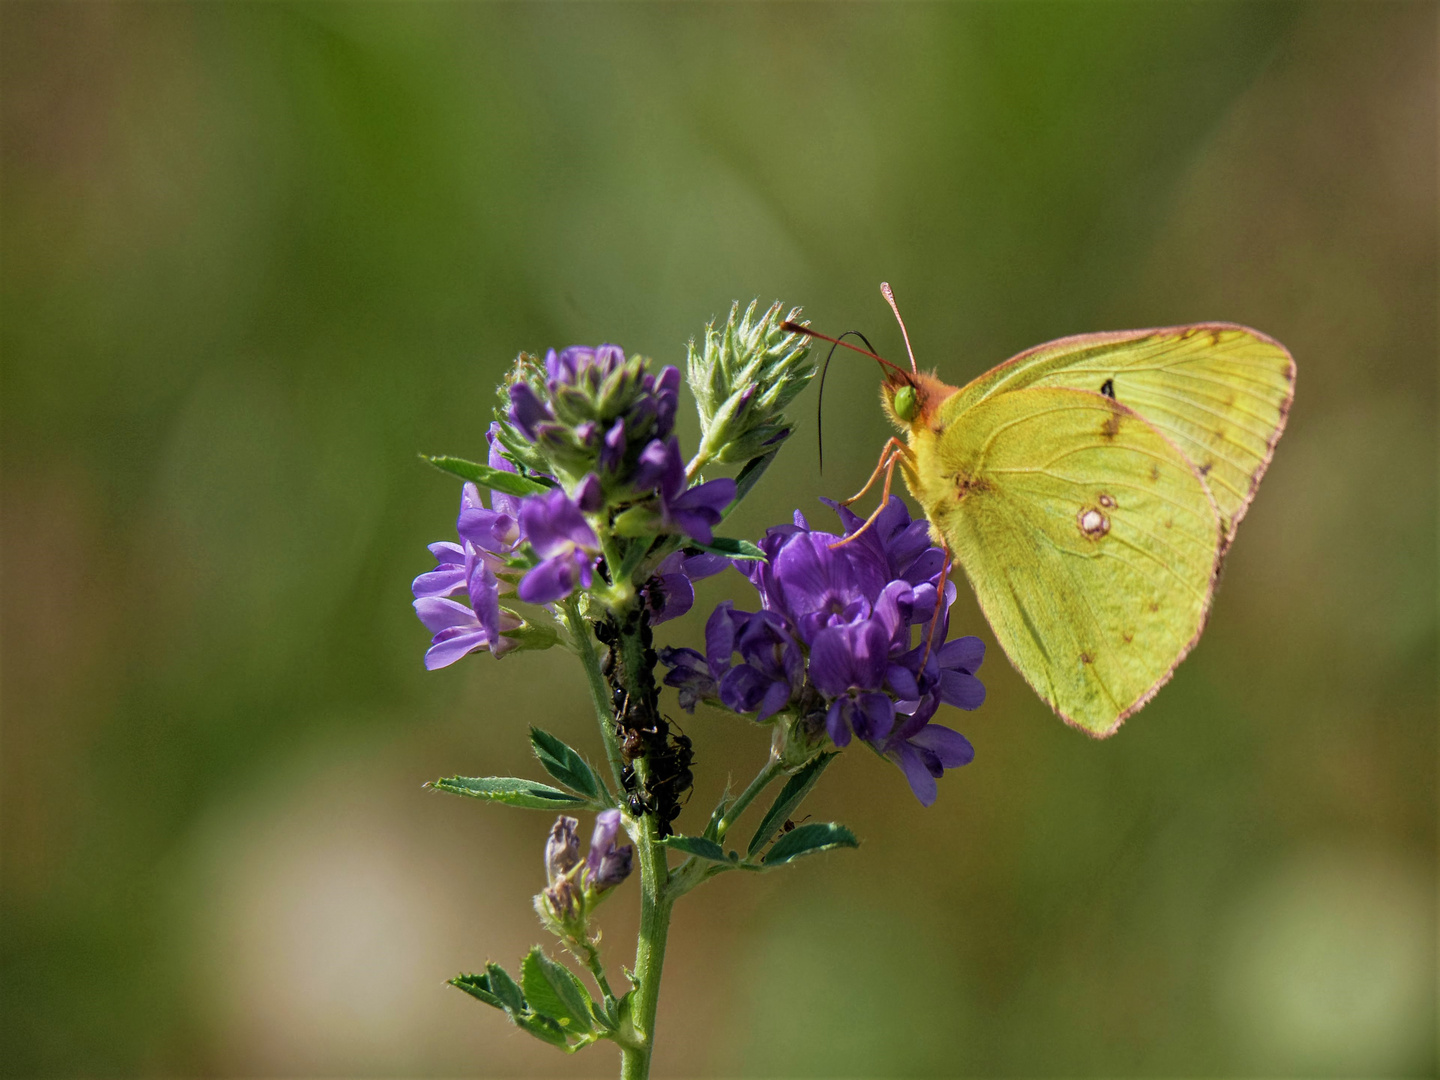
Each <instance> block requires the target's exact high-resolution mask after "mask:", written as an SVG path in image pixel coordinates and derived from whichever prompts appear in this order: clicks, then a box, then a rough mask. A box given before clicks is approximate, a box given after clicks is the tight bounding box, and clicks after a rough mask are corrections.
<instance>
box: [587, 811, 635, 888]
mask: <svg viewBox="0 0 1440 1080" xmlns="http://www.w3.org/2000/svg"><path fill="white" fill-rule="evenodd" d="M619 835H620V811H619V810H602V811H600V813H598V814H596V815H595V833H594V835H593V836H592V837H591V838H590V851H589V852H588V853H587V854H586V856H585V884H586V885H588V886H589V887H590V888H593V889H596V890H599V889H609V888H613V887H614V886H616V885H619V884H620V882H622V881H624V880H625V879H626V878H627V877H629V876H630V867H631V863H632V861H633V859H634V856H635V849H634V848H633V847H632V846H631V845H629V844H626V845H625V846H624V847H619V846H617V845H616V843H615V840H616V838H617V837H618V836H619Z"/></svg>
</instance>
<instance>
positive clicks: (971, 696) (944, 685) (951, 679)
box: [940, 671, 985, 709]
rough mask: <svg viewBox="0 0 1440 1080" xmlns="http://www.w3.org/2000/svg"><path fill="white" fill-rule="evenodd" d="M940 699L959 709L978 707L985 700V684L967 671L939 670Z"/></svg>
mask: <svg viewBox="0 0 1440 1080" xmlns="http://www.w3.org/2000/svg"><path fill="white" fill-rule="evenodd" d="M940 700H941V701H943V702H944V703H945V704H946V705H954V706H955V707H956V708H960V709H978V708H979V707H980V706H981V705H982V704H983V703H984V701H985V684H984V683H982V682H981V681H980V680H979V679H977V678H975V676H974V675H971V674H969V673H968V672H964V671H941V672H940Z"/></svg>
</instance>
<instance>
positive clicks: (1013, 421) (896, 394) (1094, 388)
mask: <svg viewBox="0 0 1440 1080" xmlns="http://www.w3.org/2000/svg"><path fill="white" fill-rule="evenodd" d="M880 288H881V292H882V293H883V294H884V295H885V299H886V300H887V301H888V302H889V304H890V307H891V309H892V310H893V311H894V312H895V318H896V319H897V320H900V312H899V309H898V307H896V304H895V298H894V294H893V293H892V291H891V289H890V286H889V285H887V284H883V283H882V285H881V286H880ZM793 329H795V330H799V331H803V332H805V333H808V334H811V335H812V336H815V337H821V338H824V335H821V334H816V333H815V332H814V331H811V330H809V329H808V328H802V327H798V326H797V327H793ZM900 329H901V333H902V334H903V335H904V337H905V349H906V351H907V352H908V353H909V354H910V370H909V371H906V370H905V369H904V368H902V367H899V366H898V365H895V364H892V363H890V362H889V361H886V360H883V359H881V358H880V357H878V356H875V354H874V353H873V352H866V351H865V350H861V349H858V348H857V347H855V346H850V345H846V347H847V348H854V349H856V351H858V352H863V353H865V355H867V356H870V357H871V358H872V359H875V360H879V361H880V363H881V364H882V365H883V367H884V369H885V379H884V383H883V385H882V387H881V399H882V402H883V404H884V407H885V411H886V413H887V414H888V415H889V417H890V419H891V421H892V422H893V423H894V424H895V426H896V427H897V428H898V429H899V430H900V432H901V433H902V434H903V435H904V436H905V441H904V442H902V441H901V440H900V439H898V438H894V437H892V438H891V439H890V440H889V441H888V442H887V443H886V444H885V449H884V450H883V451H882V452H881V455H880V463H879V465H878V466H877V467H876V469H875V472H874V473H873V474H872V475H871V477H870V481H869V482H868V483H867V484H866V485H865V487H864V488H862V489H861V491H860V492H858V493H857V494H856V495H855V496H854V497H853V498H852V499H851V500H850V501H854V499H858V498H859V497H860V496H861V495H863V494H864V493H865V492H866V491H867V490H869V488H870V487H871V485H873V484H874V482H875V480H876V479H877V478H878V477H879V476H880V475H881V473H884V475H885V488H884V490H885V494H884V496H883V497H882V499H881V505H882V506H883V505H884V504H885V502H886V501H887V500H888V497H889V490H890V481H891V478H892V475H893V473H894V470H895V467H896V465H897V464H898V465H899V466H900V470H901V473H902V474H903V475H904V477H905V482H906V484H907V486H908V487H909V489H910V492H911V494H912V495H913V496H914V497H915V498H916V499H917V500H918V501H919V503H920V505H921V507H922V508H923V509H924V511H925V516H926V517H927V518H929V519H930V531H931V534H932V535H933V537H934V539H935V542H936V543H937V544H939V545H941V546H942V547H944V548H945V550H946V552H947V555H948V556H949V557H950V558H953V559H954V560H955V561H957V562H959V563H960V565H961V566H963V567H964V568H965V574H966V576H967V577H968V578H969V579H970V584H971V586H972V587H973V588H974V590H975V595H976V597H977V598H978V600H979V601H980V607H981V610H983V611H984V613H985V617H986V618H987V619H988V620H989V622H990V626H991V628H992V629H993V630H994V631H995V637H996V639H997V640H998V641H999V642H1000V645H1001V647H1002V648H1004V650H1005V652H1006V655H1008V656H1009V657H1010V662H1011V663H1012V664H1014V665H1015V668H1016V670H1018V671H1019V672H1020V674H1021V675H1023V676H1024V677H1025V680H1026V681H1027V682H1028V683H1029V684H1030V685H1031V686H1032V687H1034V689H1035V692H1036V693H1038V694H1039V695H1040V696H1041V697H1042V698H1044V699H1045V701H1046V702H1048V703H1049V704H1050V706H1051V707H1052V708H1053V709H1054V710H1055V711H1056V713H1058V714H1059V715H1060V717H1061V719H1063V720H1064V721H1065V722H1066V723H1068V724H1071V725H1073V726H1075V727H1078V728H1080V729H1081V730H1082V731H1085V732H1087V733H1089V734H1091V735H1094V736H1096V737H1098V738H1105V737H1107V736H1109V735H1112V734H1114V733H1115V731H1116V730H1118V729H1119V727H1120V725H1121V724H1122V723H1123V722H1124V721H1125V719H1126V718H1127V717H1129V716H1130V715H1132V714H1133V713H1135V712H1136V711H1138V710H1139V709H1140V708H1142V707H1143V706H1144V705H1145V704H1146V702H1148V701H1149V700H1150V699H1151V698H1152V697H1154V696H1155V693H1156V692H1157V691H1158V690H1159V689H1160V687H1162V686H1164V685H1165V683H1166V682H1167V681H1168V680H1169V678H1170V676H1171V675H1172V674H1173V673H1174V671H1175V668H1176V666H1177V665H1178V664H1179V663H1180V661H1181V660H1183V659H1184V658H1185V655H1186V654H1187V653H1188V652H1189V651H1190V650H1191V648H1192V647H1194V645H1195V642H1196V641H1197V640H1199V637H1200V633H1201V631H1202V630H1203V629H1204V627H1205V620H1206V617H1207V615H1208V614H1209V611H1210V602H1211V598H1212V596H1213V594H1214V591H1215V581H1216V578H1217V576H1218V574H1219V572H1220V563H1221V560H1222V559H1223V558H1224V556H1225V552H1226V550H1227V549H1228V548H1229V546H1230V543H1231V541H1233V540H1234V539H1235V529H1236V527H1237V526H1238V525H1239V524H1240V519H1241V518H1242V517H1244V516H1245V511H1246V510H1247V509H1248V508H1249V506H1250V502H1251V500H1252V499H1254V497H1255V490H1256V488H1257V487H1258V486H1259V483H1260V478H1261V477H1262V476H1263V475H1264V474H1265V469H1266V467H1267V466H1268V465H1269V464H1270V458H1271V456H1272V455H1273V454H1274V451H1275V444H1276V443H1277V442H1278V441H1279V439H1280V434H1281V432H1282V431H1284V429H1285V418H1286V415H1287V414H1288V412H1289V409H1290V403H1291V401H1292V400H1293V398H1294V394H1295V361H1294V360H1293V359H1292V358H1291V356H1290V353H1289V352H1288V351H1287V350H1286V349H1285V347H1284V346H1283V345H1281V344H1280V343H1279V342H1277V341H1275V340H1274V339H1273V338H1270V337H1267V336H1266V335H1264V334H1262V333H1259V332H1258V331H1255V330H1251V329H1249V328H1247V327H1244V326H1237V325H1235V324H1233V323H1196V324H1194V325H1191V326H1172V327H1164V328H1160V329H1153V330H1122V331H1118V332H1114V333H1099V334H1080V335H1077V336H1075V337H1067V338H1061V339H1060V340H1058V341H1052V342H1050V343H1048V344H1045V345H1039V346H1036V347H1035V348H1033V349H1029V350H1027V351H1026V352H1023V353H1021V354H1020V355H1018V356H1015V357H1013V358H1011V359H1009V360H1007V361H1005V362H1004V363H1003V364H1000V365H999V366H998V367H995V368H992V369H991V370H990V371H987V372H986V373H985V374H984V375H981V376H980V377H979V378H978V379H976V380H974V381H973V382H971V383H970V384H969V385H967V386H964V387H961V388H958V389H957V388H956V387H954V386H950V385H948V384H946V383H944V382H941V381H940V380H939V379H938V378H936V377H935V376H934V375H931V374H925V373H922V372H920V371H919V370H918V368H916V366H915V356H914V353H913V351H911V349H910V336H909V334H908V333H907V332H906V331H905V323H904V321H903V320H900ZM825 340H828V341H832V342H834V341H835V340H836V339H834V338H825ZM838 343H839V344H845V343H844V342H838ZM872 520H873V518H872Z"/></svg>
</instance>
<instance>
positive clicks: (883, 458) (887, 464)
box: [830, 438, 910, 550]
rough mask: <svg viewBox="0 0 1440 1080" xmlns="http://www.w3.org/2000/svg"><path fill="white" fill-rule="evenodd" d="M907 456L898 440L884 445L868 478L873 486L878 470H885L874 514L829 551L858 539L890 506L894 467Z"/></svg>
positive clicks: (863, 491) (908, 453) (865, 488)
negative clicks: (878, 501) (882, 451)
mask: <svg viewBox="0 0 1440 1080" xmlns="http://www.w3.org/2000/svg"><path fill="white" fill-rule="evenodd" d="M892 443H893V444H894V449H891V444H892ZM909 456H910V448H909V447H908V446H906V445H905V444H904V443H902V442H901V441H900V440H899V439H894V438H892V439H891V440H890V442H887V443H886V444H885V453H883V454H881V455H880V464H879V465H877V466H875V475H874V476H871V477H870V484H873V483H874V482H875V477H876V476H879V475H880V470H882V469H883V470H885V487H884V489H883V490H882V491H881V492H880V505H879V506H877V507H876V508H875V512H874V513H873V514H871V515H870V516H869V517H868V518H866V519H865V524H864V525H861V526H860V528H858V529H856V530H855V531H854V532H853V533H851V534H850V535H849V536H847V537H845V539H844V540H839V541H837V542H836V543H833V544H831V545H830V548H831V550H834V549H835V548H838V547H844V546H845V545H846V544H848V543H850V541H851V540H855V539H858V538H859V537H860V536H862V535H864V533H865V530H866V529H868V528H870V526H871V525H873V524H875V519H876V518H878V517H879V516H880V512H881V511H882V510H884V509H885V507H886V506H888V505H889V504H890V484H891V483H892V482H893V481H894V479H895V466H896V465H898V464H899V463H900V459H901V458H904V457H909ZM870 484H866V485H865V487H864V488H862V489H861V490H860V492H859V494H857V495H856V496H854V498H852V499H851V500H850V502H854V501H855V499H858V498H859V497H860V496H861V495H864V494H865V492H866V490H868V489H869V487H870ZM840 505H841V506H844V505H846V504H845V503H841V504H840Z"/></svg>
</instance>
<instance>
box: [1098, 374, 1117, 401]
mask: <svg viewBox="0 0 1440 1080" xmlns="http://www.w3.org/2000/svg"><path fill="white" fill-rule="evenodd" d="M1100 393H1102V394H1104V395H1105V396H1106V397H1108V398H1109V399H1110V400H1111V401H1114V400H1115V380H1114V379H1106V380H1105V381H1104V382H1103V383H1101V384H1100Z"/></svg>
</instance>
